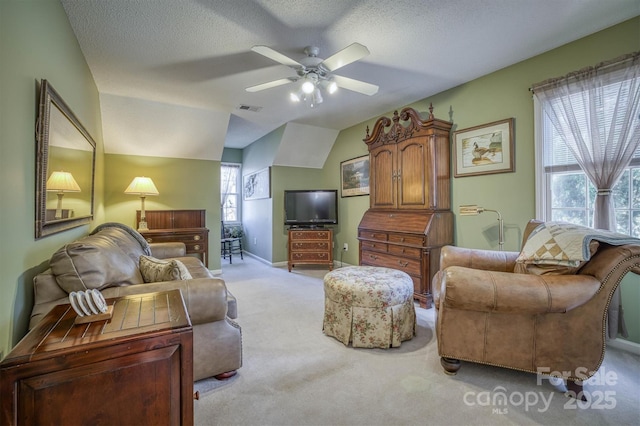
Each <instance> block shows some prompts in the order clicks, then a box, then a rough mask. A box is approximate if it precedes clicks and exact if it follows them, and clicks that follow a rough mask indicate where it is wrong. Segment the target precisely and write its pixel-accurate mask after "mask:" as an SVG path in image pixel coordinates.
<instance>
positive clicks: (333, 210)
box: [284, 189, 338, 227]
mask: <svg viewBox="0 0 640 426" xmlns="http://www.w3.org/2000/svg"><path fill="white" fill-rule="evenodd" d="M337 223H338V190H336V189H307V190H285V191H284V224H285V225H289V226H294V227H295V226H300V227H318V226H324V225H336V224H337Z"/></svg>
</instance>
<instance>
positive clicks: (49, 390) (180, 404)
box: [0, 290, 193, 425]
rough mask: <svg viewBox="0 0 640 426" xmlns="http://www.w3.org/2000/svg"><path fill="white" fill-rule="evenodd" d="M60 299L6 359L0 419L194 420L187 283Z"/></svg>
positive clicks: (0, 371) (1, 370)
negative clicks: (103, 306)
mask: <svg viewBox="0 0 640 426" xmlns="http://www.w3.org/2000/svg"><path fill="white" fill-rule="evenodd" d="M107 303H108V304H109V305H113V316H112V318H111V319H110V320H102V321H96V322H92V323H88V324H82V325H74V320H75V318H76V313H75V311H74V310H73V309H72V308H71V306H70V305H58V306H56V307H54V308H53V309H52V310H51V311H50V312H49V313H48V314H47V315H46V316H45V318H44V319H43V320H42V321H41V322H40V323H38V325H37V326H36V327H35V328H34V329H33V330H31V332H29V334H27V335H26V336H25V337H24V339H22V341H20V342H19V343H18V344H17V345H16V346H15V348H14V349H13V350H12V351H11V353H10V354H9V355H7V357H6V358H5V359H4V360H3V361H2V363H1V364H0V394H1V397H0V408H1V417H0V423H1V424H7V425H16V424H43V425H45V424H51V425H60V424H140V425H141V424H153V425H179V424H182V425H192V424H193V332H192V327H191V322H190V320H189V316H188V314H187V310H186V308H185V305H184V300H183V299H182V294H181V293H180V290H171V291H166V292H155V293H147V294H141V295H131V296H125V297H121V298H116V299H108V300H107Z"/></svg>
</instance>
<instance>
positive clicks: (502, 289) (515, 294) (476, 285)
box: [440, 266, 600, 314]
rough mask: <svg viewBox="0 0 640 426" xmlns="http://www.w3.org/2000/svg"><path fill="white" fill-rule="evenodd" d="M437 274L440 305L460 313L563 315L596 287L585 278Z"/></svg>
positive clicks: (464, 271) (456, 270) (460, 270)
mask: <svg viewBox="0 0 640 426" xmlns="http://www.w3.org/2000/svg"><path fill="white" fill-rule="evenodd" d="M441 272H442V273H441V282H440V293H441V294H440V300H441V303H444V306H445V307H450V308H457V309H461V310H473V311H481V312H502V313H529V314H543V313H549V312H567V311H570V310H572V309H574V308H576V307H578V306H581V305H583V304H585V303H586V302H588V301H589V300H590V299H591V298H592V297H593V296H594V295H595V294H596V293H597V292H598V289H599V288H600V281H599V280H597V279H596V278H594V277H592V276H587V275H527V274H514V273H508V272H497V271H483V270H477V269H471V268H465V267H460V266H451V267H449V268H447V269H446V270H444V271H441Z"/></svg>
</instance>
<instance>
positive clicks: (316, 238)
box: [287, 228, 333, 272]
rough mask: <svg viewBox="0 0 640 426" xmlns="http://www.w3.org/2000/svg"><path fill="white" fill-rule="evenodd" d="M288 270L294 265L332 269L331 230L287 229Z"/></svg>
mask: <svg viewBox="0 0 640 426" xmlns="http://www.w3.org/2000/svg"><path fill="white" fill-rule="evenodd" d="M288 251H289V255H288V259H289V261H288V264H287V266H288V268H289V272H291V268H293V267H294V266H295V265H301V264H306V265H326V266H328V267H329V270H330V271H331V270H332V269H333V230H332V229H324V228H321V229H317V228H315V229H302V228H290V229H289V250H288Z"/></svg>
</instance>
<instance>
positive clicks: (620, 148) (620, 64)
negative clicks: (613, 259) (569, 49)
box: [532, 52, 640, 338]
mask: <svg viewBox="0 0 640 426" xmlns="http://www.w3.org/2000/svg"><path fill="white" fill-rule="evenodd" d="M532 91H533V92H534V94H535V96H536V97H537V98H538V100H539V101H540V102H541V105H542V106H543V113H545V114H547V115H548V116H549V119H550V120H551V122H552V123H553V125H554V127H555V129H556V131H557V132H558V133H559V134H560V136H561V138H562V140H563V142H564V143H565V144H566V145H567V148H568V149H569V150H570V151H571V152H572V154H573V155H574V157H575V158H576V161H577V162H578V164H579V165H580V167H581V168H582V170H583V171H584V173H585V174H586V175H587V176H588V178H589V179H590V180H591V182H592V183H593V184H594V185H595V187H596V188H597V190H598V192H597V195H596V198H595V205H594V228H599V229H607V230H611V231H615V229H616V227H615V210H614V204H613V196H612V195H611V191H612V188H613V187H614V185H615V184H616V182H617V181H618V179H619V178H620V176H621V175H622V173H623V171H624V169H625V168H626V167H627V166H628V165H629V163H630V161H631V158H632V157H633V155H634V152H635V151H636V149H638V147H639V146H640V52H634V53H630V54H627V55H624V56H623V57H620V58H617V59H614V60H612V61H608V62H603V63H601V64H598V65H596V66H593V67H588V68H585V69H582V70H580V71H576V72H573V73H570V74H567V75H566V76H564V77H560V78H555V79H552V80H547V81H544V82H542V83H538V84H535V85H533V87H532ZM608 321H609V337H610V338H613V337H616V336H617V335H618V334H621V335H623V336H625V337H626V336H627V331H626V327H625V325H624V318H623V315H622V307H621V305H620V294H619V290H618V291H616V292H615V294H614V298H613V299H612V301H611V305H610V306H609V317H608Z"/></svg>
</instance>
